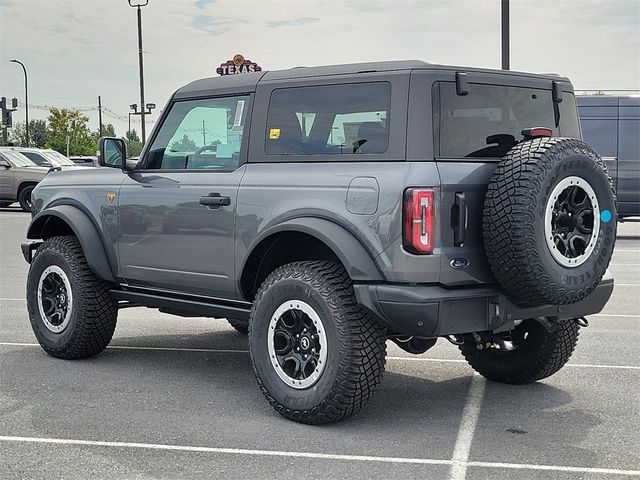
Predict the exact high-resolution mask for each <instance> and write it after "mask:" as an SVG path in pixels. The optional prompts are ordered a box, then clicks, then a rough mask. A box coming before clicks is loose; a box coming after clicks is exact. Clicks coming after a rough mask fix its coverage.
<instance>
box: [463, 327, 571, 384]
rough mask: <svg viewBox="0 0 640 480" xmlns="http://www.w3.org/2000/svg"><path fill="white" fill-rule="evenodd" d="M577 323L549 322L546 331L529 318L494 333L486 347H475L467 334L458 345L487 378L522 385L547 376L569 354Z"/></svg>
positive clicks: (566, 359) (470, 361)
mask: <svg viewBox="0 0 640 480" xmlns="http://www.w3.org/2000/svg"><path fill="white" fill-rule="evenodd" d="M578 330H579V326H578V324H577V323H576V321H574V320H566V321H562V322H559V323H557V324H554V325H553V329H552V331H548V330H547V329H546V328H545V327H544V326H543V325H542V324H541V323H539V322H538V321H536V320H533V319H529V320H525V321H523V322H522V323H521V324H520V325H518V326H517V327H516V328H515V329H513V330H512V331H511V332H508V333H503V334H496V335H495V337H494V339H493V341H492V342H490V345H491V346H490V347H489V348H486V346H487V344H484V345H482V344H481V346H483V347H484V348H482V349H478V343H477V342H476V341H474V340H473V339H472V338H471V337H470V338H467V339H466V340H465V342H464V343H463V344H462V345H461V346H460V347H459V348H460V351H461V352H462V355H463V356H464V358H465V359H466V360H467V362H469V365H471V367H472V368H473V369H474V370H475V371H476V372H478V373H479V374H481V375H482V376H484V377H486V378H488V379H489V380H494V381H496V382H500V383H510V384H525V383H532V382H535V381H537V380H541V379H543V378H546V377H549V376H551V375H553V374H554V373H556V372H557V371H558V370H560V369H561V368H562V367H563V366H564V365H565V363H567V361H568V360H569V357H571V354H572V353H573V350H574V348H575V346H576V343H577V341H578Z"/></svg>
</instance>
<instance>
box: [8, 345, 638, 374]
mask: <svg viewBox="0 0 640 480" xmlns="http://www.w3.org/2000/svg"><path fill="white" fill-rule="evenodd" d="M0 346H6V347H39V346H40V344H38V343H29V342H0ZM107 349H108V350H141V351H159V352H191V353H236V354H238V353H240V354H247V353H249V351H248V350H233V349H219V348H188V347H139V346H133V345H109V346H108V347H107ZM386 358H387V360H391V361H401V362H426V363H464V364H466V363H467V362H466V361H465V360H461V359H454V358H426V357H397V356H387V357H386ZM565 366H566V367H573V368H604V369H614V370H640V366H634V365H596V364H590V363H567V364H566V365H565Z"/></svg>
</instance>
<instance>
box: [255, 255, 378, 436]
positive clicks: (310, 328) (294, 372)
mask: <svg viewBox="0 0 640 480" xmlns="http://www.w3.org/2000/svg"><path fill="white" fill-rule="evenodd" d="M385 340H386V338H385V329H384V328H383V327H381V326H380V325H379V324H378V323H376V322H375V321H374V320H373V319H372V318H371V317H370V316H369V315H368V314H367V313H366V312H365V311H364V310H362V308H361V307H359V306H358V305H357V304H356V301H355V297H354V293H353V287H352V284H351V279H350V278H349V276H348V275H347V273H346V272H345V270H344V268H342V266H340V265H337V264H335V263H332V262H327V261H306V262H296V263H290V264H288V265H285V266H283V267H280V268H279V269H277V270H276V271H274V272H273V273H271V275H269V277H268V278H267V279H266V280H265V281H264V283H263V284H262V286H261V287H260V290H259V292H258V294H257V295H256V298H255V301H254V303H253V308H252V310H251V319H250V321H249V350H250V353H251V361H252V364H253V369H254V372H255V374H256V378H257V380H258V385H259V386H260V389H261V390H262V393H263V394H264V395H265V397H266V398H267V400H268V401H269V403H270V404H271V405H272V406H273V407H274V408H275V410H276V411H277V412H278V413H280V414H281V415H283V416H284V417H286V418H288V419H290V420H294V421H297V422H301V423H307V424H322V423H329V422H335V421H338V420H342V419H344V418H347V417H350V416H351V415H354V414H355V413H357V412H358V411H359V410H360V409H361V408H362V407H363V406H364V405H365V404H366V403H367V402H368V400H369V399H370V398H371V397H372V396H373V393H374V391H375V390H376V388H377V386H378V384H379V383H380V378H381V375H382V372H383V371H384V362H385V348H386V346H385Z"/></svg>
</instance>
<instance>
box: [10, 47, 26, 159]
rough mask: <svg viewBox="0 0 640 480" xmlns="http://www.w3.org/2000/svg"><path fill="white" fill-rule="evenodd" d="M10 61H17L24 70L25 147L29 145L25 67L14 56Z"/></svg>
mask: <svg viewBox="0 0 640 480" xmlns="http://www.w3.org/2000/svg"><path fill="white" fill-rule="evenodd" d="M10 61H11V62H12V63H17V64H19V65H20V66H21V67H22V71H23V72H24V117H25V122H26V123H25V135H26V141H27V144H26V145H25V146H26V147H28V146H29V91H28V86H29V82H28V81H27V69H26V67H25V66H24V63H22V62H20V61H18V60H16V59H15V58H14V59H12V60H10Z"/></svg>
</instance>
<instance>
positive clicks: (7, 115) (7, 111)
mask: <svg viewBox="0 0 640 480" xmlns="http://www.w3.org/2000/svg"><path fill="white" fill-rule="evenodd" d="M17 108H18V99H17V98H12V99H11V108H7V98H6V97H2V98H0V110H2V124H3V126H4V127H5V128H11V127H13V119H12V118H11V113H12V112H14V111H15V110H16V109H17Z"/></svg>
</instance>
